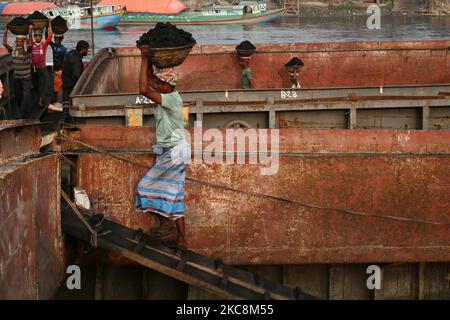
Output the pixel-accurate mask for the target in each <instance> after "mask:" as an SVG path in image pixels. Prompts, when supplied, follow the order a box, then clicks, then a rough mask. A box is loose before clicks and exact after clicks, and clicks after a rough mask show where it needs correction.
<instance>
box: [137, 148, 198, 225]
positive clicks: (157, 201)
mask: <svg viewBox="0 0 450 320" xmlns="http://www.w3.org/2000/svg"><path fill="white" fill-rule="evenodd" d="M189 160H190V147H189V145H188V144H187V143H182V144H179V145H177V146H175V147H173V148H171V149H169V150H165V151H164V153H163V154H162V155H158V156H157V157H156V163H155V164H154V165H153V167H152V168H151V169H150V170H149V171H148V172H147V173H146V174H145V176H144V177H143V178H142V179H141V181H139V184H138V185H137V187H136V208H137V209H139V210H142V211H144V212H155V213H158V214H160V215H162V216H164V217H167V218H170V219H173V220H176V219H178V218H181V217H183V216H184V178H185V176H186V167H187V164H188V163H189Z"/></svg>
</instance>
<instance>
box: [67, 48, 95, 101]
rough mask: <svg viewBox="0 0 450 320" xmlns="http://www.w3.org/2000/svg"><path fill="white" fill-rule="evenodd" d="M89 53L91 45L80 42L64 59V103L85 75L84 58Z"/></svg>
mask: <svg viewBox="0 0 450 320" xmlns="http://www.w3.org/2000/svg"><path fill="white" fill-rule="evenodd" d="M88 51H89V43H87V42H86V41H84V40H80V41H78V43H77V46H76V48H75V50H70V51H69V53H68V54H67V56H66V57H65V59H64V64H63V74H62V87H63V95H64V98H63V100H64V101H68V100H69V96H70V93H71V92H72V90H73V88H74V87H75V85H76V84H77V81H78V79H79V78H80V77H81V74H82V73H83V70H84V65H83V57H85V56H87V54H88Z"/></svg>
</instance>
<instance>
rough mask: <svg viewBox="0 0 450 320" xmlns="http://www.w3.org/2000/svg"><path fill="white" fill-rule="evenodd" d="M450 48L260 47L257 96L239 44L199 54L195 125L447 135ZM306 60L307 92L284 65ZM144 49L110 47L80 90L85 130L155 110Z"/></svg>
mask: <svg viewBox="0 0 450 320" xmlns="http://www.w3.org/2000/svg"><path fill="white" fill-rule="evenodd" d="M449 46H450V41H413V42H408V41H406V42H358V43H320V44H316V43H307V44H300V43H297V44H278V45H265V44H258V45H257V47H258V51H257V52H256V53H255V54H254V56H253V58H252V63H251V67H252V70H253V85H254V89H253V90H240V89H239V87H240V82H239V81H240V69H239V68H240V67H239V66H238V64H237V58H236V54H235V52H234V46H230V45H205V46H196V47H195V48H194V49H193V51H192V52H191V54H190V55H189V56H188V58H187V59H186V61H185V62H184V63H183V65H181V66H180V67H179V68H178V72H179V73H180V76H181V79H182V80H181V81H180V84H179V86H178V90H180V93H181V95H182V97H183V101H184V102H185V104H186V105H188V106H190V110H189V112H190V115H191V116H190V121H191V124H193V123H194V121H202V123H203V126H204V127H228V126H236V125H239V126H242V127H255V128H301V129H308V128H317V129H419V130H420V129H425V130H426V129H436V130H440V129H448V128H449V127H450V123H449V115H450V110H449V106H450V93H449V92H450V57H449V50H448V48H449ZM294 56H298V57H300V58H301V59H302V60H303V61H304V62H305V67H304V68H303V70H302V72H301V76H300V82H301V84H302V89H290V88H289V87H290V84H289V78H288V73H287V72H286V70H285V69H284V64H285V63H286V62H287V61H289V60H290V59H291V58H292V57H294ZM139 59H140V56H139V52H138V50H137V49H136V48H114V49H103V50H102V51H100V52H99V53H98V54H97V55H96V56H95V57H94V59H93V61H92V63H91V65H90V66H89V68H88V70H87V71H86V72H85V73H84V74H83V75H82V78H81V80H80V81H79V82H78V84H77V86H76V87H75V89H74V91H73V92H72V98H71V99H72V103H71V108H70V114H71V116H72V117H73V118H74V119H75V121H76V122H77V123H86V124H109V125H120V124H124V123H125V120H124V118H125V113H126V107H130V106H131V107H140V108H143V113H144V115H145V117H144V124H145V125H154V119H153V116H152V114H153V108H152V106H151V105H149V101H148V100H146V99H144V98H143V97H142V96H140V95H139V94H138V74H139V65H140V63H139Z"/></svg>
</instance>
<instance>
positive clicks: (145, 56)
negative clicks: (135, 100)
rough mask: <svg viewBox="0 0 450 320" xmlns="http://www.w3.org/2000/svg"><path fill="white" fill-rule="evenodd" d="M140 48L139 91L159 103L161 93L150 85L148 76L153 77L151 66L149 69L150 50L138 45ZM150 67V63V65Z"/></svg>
mask: <svg viewBox="0 0 450 320" xmlns="http://www.w3.org/2000/svg"><path fill="white" fill-rule="evenodd" d="M139 49H141V70H140V72H139V93H140V94H142V95H144V96H145V97H147V98H149V99H150V100H152V101H153V102H155V103H157V104H161V101H162V98H161V94H160V93H159V92H158V91H156V90H155V88H153V86H151V85H150V79H149V78H150V77H153V68H151V69H152V70H151V72H150V70H149V65H150V64H149V60H150V59H149V56H150V51H149V48H148V47H147V46H142V47H139ZM150 67H151V65H150Z"/></svg>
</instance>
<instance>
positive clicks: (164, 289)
mask: <svg viewBox="0 0 450 320" xmlns="http://www.w3.org/2000/svg"><path fill="white" fill-rule="evenodd" d="M187 296H188V285H187V284H185V283H184V282H181V281H178V280H176V279H173V278H171V277H169V276H166V275H165V274H162V273H160V272H157V271H154V270H151V269H148V268H144V267H143V268H142V299H146V300H165V299H170V300H185V299H187Z"/></svg>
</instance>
